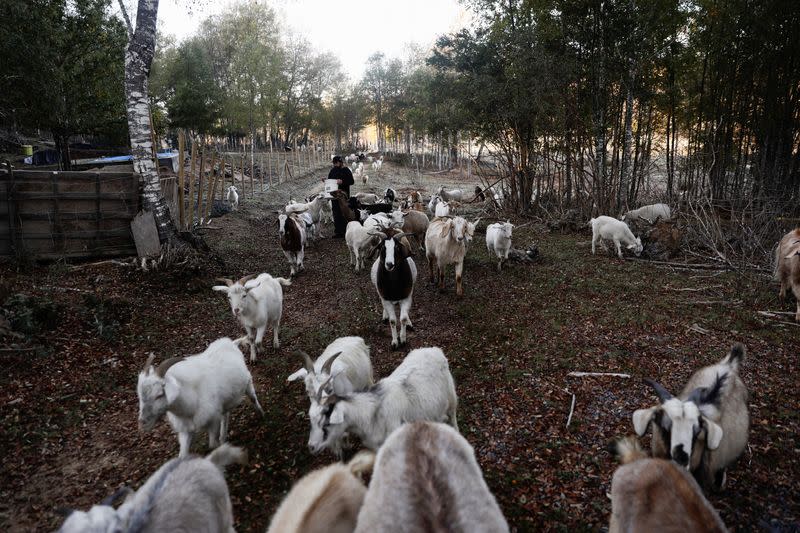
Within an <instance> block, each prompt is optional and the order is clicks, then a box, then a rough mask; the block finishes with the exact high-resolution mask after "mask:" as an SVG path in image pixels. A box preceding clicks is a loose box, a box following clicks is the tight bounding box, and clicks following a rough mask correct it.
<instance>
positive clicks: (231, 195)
mask: <svg viewBox="0 0 800 533" xmlns="http://www.w3.org/2000/svg"><path fill="white" fill-rule="evenodd" d="M225 196H226V198H227V199H228V203H229V204H231V206H232V207H233V210H234V211H235V210H237V209H239V189H237V188H236V186H235V185H231V186H230V187H228V192H227V194H226V195H225Z"/></svg>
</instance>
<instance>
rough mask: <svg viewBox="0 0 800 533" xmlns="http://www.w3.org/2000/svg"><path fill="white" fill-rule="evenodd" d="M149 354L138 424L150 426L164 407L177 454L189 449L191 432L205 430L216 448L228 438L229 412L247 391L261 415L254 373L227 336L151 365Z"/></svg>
mask: <svg viewBox="0 0 800 533" xmlns="http://www.w3.org/2000/svg"><path fill="white" fill-rule="evenodd" d="M154 358H155V355H154V354H150V357H149V358H148V359H147V362H146V363H145V365H144V369H142V371H141V372H140V373H139V380H138V383H137V385H136V392H137V394H138V396H139V429H141V430H143V431H149V430H151V429H153V426H155V424H156V422H158V420H159V419H161V417H162V416H164V414H165V413H166V415H167V419H168V420H169V424H170V426H172V429H173V431H175V433H177V434H178V442H179V444H180V453H179V455H178V456H179V457H186V456H188V455H189V446H190V445H191V443H192V433H194V432H195V431H198V430H201V429H203V430H206V431H207V432H208V445H209V447H210V448H216V447H217V446H219V444H220V443H223V442H225V441H226V440H227V438H228V424H229V422H230V412H231V411H232V410H233V409H234V408H235V407H236V406H237V405H239V403H240V402H241V401H242V398H243V397H244V396H245V395H247V396H248V397H249V398H250V399H251V400H252V401H253V404H254V406H255V408H256V410H257V411H258V412H259V413H260V414H261V416H264V411H263V410H262V409H261V405H259V403H258V398H257V397H256V390H255V388H254V387H253V378H252V376H251V375H250V371H249V370H247V365H246V364H245V362H244V356H243V355H242V352H241V351H240V350H239V347H238V346H237V345H236V343H235V342H233V341H232V340H231V339H229V338H227V337H225V338H223V339H217V340H215V341H214V342H212V343H211V344H210V345H209V346H208V348H206V350H205V351H204V352H203V353H201V354H197V355H192V356H189V357H173V358H172V359H167V360H166V361H164V362H162V363H161V364H160V365H159V366H158V368H156V367H154V366H153V359H154Z"/></svg>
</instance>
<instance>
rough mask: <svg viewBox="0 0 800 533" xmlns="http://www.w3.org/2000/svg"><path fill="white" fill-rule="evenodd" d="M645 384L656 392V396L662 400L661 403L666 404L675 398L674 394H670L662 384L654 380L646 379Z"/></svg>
mask: <svg viewBox="0 0 800 533" xmlns="http://www.w3.org/2000/svg"><path fill="white" fill-rule="evenodd" d="M644 382H645V383H647V384H648V385H650V387H652V388H653V390H654V391H656V394H657V395H658V397H659V399H660V400H661V403H664V402H666V401H667V400H671V399H672V398H673V396H672V394H670V393H669V391H668V390H667V389H665V388H664V386H663V385H661V384H660V383H656V382H655V381H653V380H652V379H647V378H645V379H644Z"/></svg>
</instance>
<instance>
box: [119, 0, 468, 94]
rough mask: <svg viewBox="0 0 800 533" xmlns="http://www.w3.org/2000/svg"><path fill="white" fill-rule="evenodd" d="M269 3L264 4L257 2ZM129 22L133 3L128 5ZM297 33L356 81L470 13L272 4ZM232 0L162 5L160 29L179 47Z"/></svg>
mask: <svg viewBox="0 0 800 533" xmlns="http://www.w3.org/2000/svg"><path fill="white" fill-rule="evenodd" d="M259 1H265V0H259ZM125 3H126V5H127V7H128V9H129V12H130V13H131V16H133V15H134V14H135V2H133V1H131V0H126V1H125ZM268 3H269V4H270V5H271V6H272V7H273V8H275V9H276V10H277V11H278V12H279V13H280V14H281V15H282V17H283V19H284V20H285V21H286V23H287V24H288V26H289V27H290V28H291V30H292V31H293V32H294V33H297V34H300V35H303V36H304V37H306V38H307V39H308V40H309V41H310V42H311V43H312V44H313V45H314V46H315V47H317V49H318V50H319V51H330V52H333V53H334V54H335V55H336V56H337V57H338V58H339V60H340V61H341V62H342V67H343V68H344V70H345V72H346V73H347V74H349V75H350V77H351V79H352V80H354V81H355V80H357V79H359V78H360V77H361V75H362V73H363V71H364V64H365V63H366V61H367V58H368V57H369V56H370V55H371V54H373V53H374V52H377V51H381V52H384V53H385V54H386V55H387V57H390V58H392V57H399V58H403V59H404V58H405V57H406V55H407V54H406V47H407V45H408V44H410V43H416V44H418V45H421V46H422V47H423V48H429V47H430V46H431V45H432V44H433V43H434V40H435V39H436V37H437V36H438V35H441V34H443V33H447V32H450V31H454V30H457V29H459V28H461V27H463V26H465V25H466V24H468V23H469V20H470V16H469V12H468V11H467V10H466V9H465V8H464V7H463V6H461V5H459V3H458V1H457V0H271V1H269V2H268ZM228 4H230V0H199V1H198V0H161V2H160V3H159V10H158V20H159V28H163V29H164V30H165V31H166V32H167V33H171V34H173V35H175V36H176V37H177V38H178V41H181V40H182V39H183V38H185V37H186V36H188V35H191V34H193V33H194V32H196V31H197V28H198V27H199V25H200V22H201V21H202V20H203V19H205V18H206V17H207V16H209V15H211V14H215V13H219V12H220V11H222V10H223V9H224V7H225V6H226V5H228Z"/></svg>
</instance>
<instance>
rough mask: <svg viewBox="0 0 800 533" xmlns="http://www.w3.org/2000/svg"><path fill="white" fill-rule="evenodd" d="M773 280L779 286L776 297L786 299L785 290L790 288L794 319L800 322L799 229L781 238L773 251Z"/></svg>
mask: <svg viewBox="0 0 800 533" xmlns="http://www.w3.org/2000/svg"><path fill="white" fill-rule="evenodd" d="M775 279H777V280H778V281H779V282H780V284H781V289H780V292H779V293H778V295H779V296H780V299H781V300H783V299H784V298H786V289H787V288H790V289H791V290H792V294H794V299H795V300H796V302H797V303H796V305H797V311H796V312H795V315H794V319H795V321H797V322H800V228H798V229H795V230H792V231H790V232H789V233H787V234H786V235H784V236H783V238H782V239H781V241H780V242H779V243H778V248H777V249H776V250H775Z"/></svg>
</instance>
